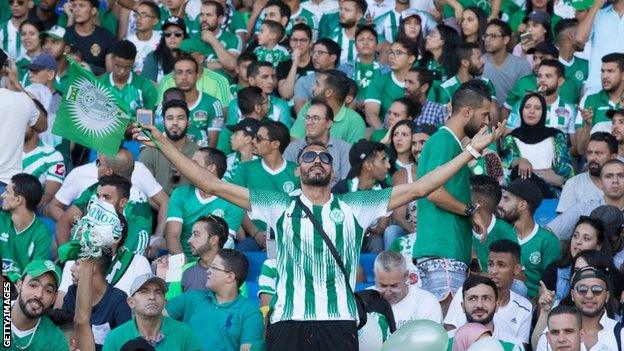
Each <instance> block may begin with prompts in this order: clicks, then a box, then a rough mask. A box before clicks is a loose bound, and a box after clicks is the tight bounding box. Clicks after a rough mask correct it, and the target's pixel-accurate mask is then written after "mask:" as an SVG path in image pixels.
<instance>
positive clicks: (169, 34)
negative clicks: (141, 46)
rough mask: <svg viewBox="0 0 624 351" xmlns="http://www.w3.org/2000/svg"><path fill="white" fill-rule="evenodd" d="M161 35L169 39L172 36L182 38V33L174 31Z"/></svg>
mask: <svg viewBox="0 0 624 351" xmlns="http://www.w3.org/2000/svg"><path fill="white" fill-rule="evenodd" d="M163 34H164V35H165V37H167V38H169V37H170V36H172V35H175V37H176V38H182V36H183V35H184V32H182V31H175V32H163Z"/></svg>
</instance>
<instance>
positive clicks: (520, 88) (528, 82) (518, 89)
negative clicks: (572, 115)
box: [503, 73, 580, 111]
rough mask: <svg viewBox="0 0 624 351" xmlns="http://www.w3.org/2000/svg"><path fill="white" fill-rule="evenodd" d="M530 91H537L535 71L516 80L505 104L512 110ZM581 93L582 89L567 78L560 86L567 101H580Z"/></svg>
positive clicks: (560, 90) (561, 94)
mask: <svg viewBox="0 0 624 351" xmlns="http://www.w3.org/2000/svg"><path fill="white" fill-rule="evenodd" d="M529 91H537V77H536V76H535V74H534V73H531V74H529V75H526V76H524V77H522V78H520V79H518V80H517V81H516V83H515V84H514V86H513V88H511V91H509V94H507V98H506V99H505V103H504V104H503V106H504V107H505V108H506V109H508V110H509V111H511V110H512V109H513V106H514V105H515V104H516V103H518V102H520V101H522V98H524V96H525V95H526V93H527V92H529ZM579 94H580V89H579V88H578V87H577V86H576V84H575V83H574V82H573V81H570V80H566V81H565V82H564V83H563V85H562V86H561V88H559V96H561V97H562V98H563V99H564V100H565V101H570V102H572V103H576V102H577V101H579Z"/></svg>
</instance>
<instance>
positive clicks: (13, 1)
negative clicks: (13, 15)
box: [9, 0, 26, 6]
mask: <svg viewBox="0 0 624 351" xmlns="http://www.w3.org/2000/svg"><path fill="white" fill-rule="evenodd" d="M25 3H26V1H25V0H9V6H13V5H14V4H17V5H18V6H24V4H25Z"/></svg>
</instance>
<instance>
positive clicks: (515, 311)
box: [444, 288, 533, 344]
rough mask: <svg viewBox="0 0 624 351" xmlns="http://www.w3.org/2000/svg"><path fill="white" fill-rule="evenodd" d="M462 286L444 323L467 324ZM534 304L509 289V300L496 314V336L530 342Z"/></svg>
mask: <svg viewBox="0 0 624 351" xmlns="http://www.w3.org/2000/svg"><path fill="white" fill-rule="evenodd" d="M461 303H462V288H459V289H458V290H457V293H455V296H454V297H453V300H452V301H451V305H450V306H449V309H448V312H447V314H446V318H444V324H449V325H454V326H455V328H459V327H461V326H463V325H464V324H466V322H467V321H466V314H465V313H464V310H463V308H462V306H461ZM532 314H533V306H532V305H531V303H530V302H529V300H527V299H526V298H525V297H523V296H520V295H518V294H516V293H515V292H513V291H509V302H508V303H507V305H505V306H503V307H499V308H498V310H497V311H496V313H495V314H494V337H495V338H497V339H500V340H504V341H507V342H511V343H514V344H523V343H524V344H528V343H529V337H530V330H531V317H532Z"/></svg>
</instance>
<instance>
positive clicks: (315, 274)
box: [133, 106, 502, 351]
mask: <svg viewBox="0 0 624 351" xmlns="http://www.w3.org/2000/svg"><path fill="white" fill-rule="evenodd" d="M488 107H489V106H488ZM472 113H474V112H473V111H471V114H472ZM148 130H149V131H150V132H151V133H152V138H154V140H156V141H157V142H158V143H159V145H160V149H161V151H162V152H163V153H164V154H165V156H167V158H169V159H170V160H171V162H173V163H174V165H175V166H176V167H177V168H178V169H179V170H180V172H181V173H182V174H184V175H186V176H188V177H189V179H190V180H191V182H192V183H194V184H196V185H197V186H198V187H199V188H200V189H202V190H203V191H206V192H207V193H211V194H214V195H216V196H219V197H222V198H224V199H226V200H228V201H231V202H232V203H234V204H235V205H237V206H240V207H242V208H243V209H246V210H251V215H252V216H253V217H257V218H260V219H262V220H264V221H266V222H268V223H269V227H270V228H271V229H272V231H274V232H275V234H276V236H275V237H276V258H277V260H276V264H277V272H278V275H277V286H276V295H275V297H274V300H275V303H274V312H273V314H272V317H271V325H270V326H269V328H268V337H267V340H268V342H269V345H268V347H267V349H268V350H270V351H272V350H297V349H300V348H303V347H304V345H306V344H307V343H308V342H311V343H313V344H315V345H319V347H318V348H319V349H328V350H329V349H331V350H353V349H355V348H356V347H357V346H356V345H357V343H358V341H357V337H356V335H357V331H356V320H357V311H356V305H355V301H354V299H353V296H352V293H350V292H348V291H347V290H346V289H347V288H346V286H347V284H346V282H347V281H348V282H349V285H351V286H354V285H355V275H356V273H355V272H356V270H357V262H358V259H359V250H360V248H361V245H362V239H363V233H364V230H363V228H366V227H368V226H369V225H370V224H371V223H372V222H373V221H374V220H376V219H378V218H379V217H382V216H386V215H387V212H388V211H392V210H394V209H396V208H397V207H399V206H403V205H405V204H406V203H407V202H409V201H413V200H415V199H417V198H418V197H421V196H427V195H428V194H429V193H430V192H432V191H434V190H435V189H436V188H438V187H439V186H440V185H442V184H444V182H446V181H447V180H448V179H450V178H451V176H452V175H453V174H455V173H456V172H457V171H459V170H460V169H461V168H462V167H464V166H465V165H466V163H467V162H468V161H469V160H470V159H472V158H473V156H472V155H471V151H469V150H472V152H474V153H475V155H476V154H477V153H478V152H480V151H482V150H483V149H485V148H486V147H487V145H489V144H491V143H492V142H493V141H494V140H495V139H496V138H498V137H499V136H500V133H501V132H502V128H500V126H499V127H498V128H497V129H496V130H495V132H494V133H492V134H490V133H488V132H487V130H486V129H485V128H482V129H481V131H480V133H478V134H474V138H473V140H472V141H471V146H470V147H468V150H465V151H463V152H462V153H461V155H460V156H458V157H456V158H455V159H454V160H452V161H451V162H449V163H447V164H446V165H441V167H437V168H436V169H434V170H432V171H431V172H429V173H428V174H427V175H424V176H422V177H421V178H419V179H418V180H416V181H415V182H413V183H410V184H402V185H399V186H397V187H396V189H385V190H378V191H367V192H354V193H349V194H344V195H335V196H334V195H332V194H331V178H332V160H331V155H330V154H329V153H328V152H327V149H326V148H325V147H324V146H322V145H318V144H311V145H308V146H306V147H305V148H304V149H303V150H302V152H301V156H300V157H299V158H298V167H297V169H296V172H297V175H299V176H300V177H301V181H302V195H300V196H289V195H287V194H285V193H283V192H279V191H267V190H257V189H251V190H250V189H248V188H245V187H241V186H237V185H234V184H230V183H226V182H223V181H221V180H219V179H218V178H217V177H215V176H214V175H213V174H211V173H210V172H208V171H206V170H204V169H202V168H201V167H199V166H198V165H197V164H196V163H195V162H193V161H191V160H189V159H187V158H185V157H184V156H183V155H182V154H181V153H180V152H179V151H177V150H176V149H175V148H174V147H173V146H172V145H171V144H170V143H169V142H168V141H167V140H166V138H164V137H163V136H162V134H160V132H159V131H158V130H157V129H156V128H155V127H152V126H150V127H148ZM133 134H134V136H135V138H136V139H137V140H140V141H141V142H142V143H144V144H145V145H148V146H150V147H155V144H154V143H153V142H151V141H150V140H148V139H146V138H144V137H141V136H140V135H139V130H138V129H134V130H133ZM302 203H305V204H303V205H302ZM306 204H307V205H306ZM302 206H305V207H306V208H308V209H309V210H310V211H311V213H312V214H313V216H314V217H313V218H314V220H315V221H317V222H319V224H320V225H321V226H322V227H323V228H324V231H326V232H327V233H329V234H328V235H330V236H331V238H333V239H331V238H330V239H329V240H331V241H332V242H333V243H335V246H336V248H337V250H338V254H339V255H340V256H341V257H343V260H344V262H345V263H346V264H345V268H346V274H345V275H344V276H343V274H341V273H339V271H340V268H338V266H337V265H336V263H335V261H334V259H333V258H332V256H331V254H330V253H329V251H328V248H327V246H326V245H325V244H323V243H322V242H321V241H317V240H322V239H320V238H319V236H318V235H315V234H314V233H315V230H314V229H313V228H314V227H313V224H312V222H311V221H310V219H308V218H306V217H304V216H303V208H302ZM310 258H313V259H310ZM318 262H321V264H317V263H318ZM214 264H215V262H213V265H214ZM219 268H221V267H219ZM211 279H212V278H211ZM345 279H348V280H345ZM343 282H344V283H343ZM187 294H189V293H187ZM203 301H206V299H205V298H204V299H203ZM194 308H195V309H197V306H194ZM310 321H313V322H314V323H313V324H310V323H309V322H310ZM306 330H307V331H306ZM277 335H279V337H277ZM306 340H307V341H306ZM337 345H343V346H337Z"/></svg>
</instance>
